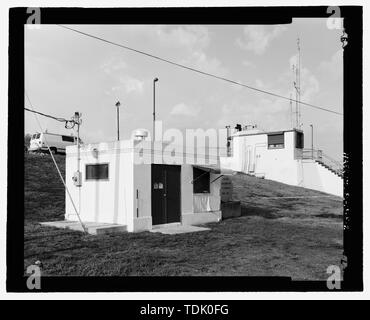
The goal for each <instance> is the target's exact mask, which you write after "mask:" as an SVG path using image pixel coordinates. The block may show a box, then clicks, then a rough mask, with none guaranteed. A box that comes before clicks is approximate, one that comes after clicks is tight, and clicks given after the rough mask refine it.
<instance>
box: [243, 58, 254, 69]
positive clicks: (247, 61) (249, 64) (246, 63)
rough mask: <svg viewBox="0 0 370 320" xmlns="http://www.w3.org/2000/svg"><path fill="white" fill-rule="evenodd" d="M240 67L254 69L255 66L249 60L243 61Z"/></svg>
mask: <svg viewBox="0 0 370 320" xmlns="http://www.w3.org/2000/svg"><path fill="white" fill-rule="evenodd" d="M242 65H243V66H244V67H256V65H255V64H254V63H253V62H251V61H249V60H243V61H242Z"/></svg>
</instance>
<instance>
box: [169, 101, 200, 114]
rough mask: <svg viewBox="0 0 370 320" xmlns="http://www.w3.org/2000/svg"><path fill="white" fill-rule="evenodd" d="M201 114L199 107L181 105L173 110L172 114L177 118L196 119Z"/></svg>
mask: <svg viewBox="0 0 370 320" xmlns="http://www.w3.org/2000/svg"><path fill="white" fill-rule="evenodd" d="M199 112H200V108H199V107H194V106H189V105H186V104H184V103H179V104H177V105H175V106H174V107H173V108H172V110H171V112H170V114H171V115H176V116H188V117H196V116H197V115H198V114H199Z"/></svg>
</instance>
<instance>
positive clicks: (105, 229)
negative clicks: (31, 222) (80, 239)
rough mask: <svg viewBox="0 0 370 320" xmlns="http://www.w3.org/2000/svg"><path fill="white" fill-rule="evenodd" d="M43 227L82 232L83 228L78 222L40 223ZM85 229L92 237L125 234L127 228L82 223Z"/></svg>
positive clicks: (119, 225)
mask: <svg viewBox="0 0 370 320" xmlns="http://www.w3.org/2000/svg"><path fill="white" fill-rule="evenodd" d="M40 224H41V225H43V226H48V227H55V228H62V229H69V230H74V231H83V228H82V226H81V224H80V222H78V221H67V220H63V221H50V222H41V223H40ZM83 224H84V226H85V229H86V231H87V233H88V234H92V235H102V234H111V233H119V232H126V231H127V226H125V225H122V224H114V223H99V222H83Z"/></svg>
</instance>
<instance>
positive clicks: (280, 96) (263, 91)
mask: <svg viewBox="0 0 370 320" xmlns="http://www.w3.org/2000/svg"><path fill="white" fill-rule="evenodd" d="M57 26H59V27H61V28H64V29H68V30H70V31H73V32H76V33H79V34H81V35H84V36H87V37H90V38H93V39H96V40H100V41H103V42H105V43H108V44H111V45H114V46H117V47H120V48H123V49H126V50H129V51H133V52H136V53H139V54H142V55H145V56H147V57H150V58H153V59H157V60H160V61H162V62H166V63H169V64H172V65H174V66H177V67H180V68H183V69H187V70H190V71H193V72H197V73H199V74H202V75H205V76H209V77H212V78H215V79H219V80H223V81H226V82H229V83H232V84H236V85H239V86H242V87H245V88H248V89H250V90H254V91H257V92H260V93H265V94H268V95H271V96H274V97H277V98H281V99H284V100H288V101H294V102H297V103H299V104H302V105H305V106H308V107H311V108H315V109H319V110H322V111H326V112H330V113H334V114H337V115H341V116H342V115H343V113H340V112H337V111H334V110H330V109H327V108H324V107H319V106H316V105H313V104H310V103H307V102H303V101H299V100H292V99H291V98H288V97H285V96H282V95H279V94H276V93H273V92H269V91H266V90H262V89H258V88H255V87H252V86H249V85H246V84H244V83H241V82H237V81H234V80H231V79H228V78H225V77H221V76H217V75H215V74H212V73H209V72H205V71H201V70H198V69H195V68H192V67H188V66H185V65H183V64H180V63H177V62H174V61H171V60H168V59H164V58H161V57H159V56H156V55H153V54H150V53H147V52H144V51H141V50H137V49H134V48H131V47H128V46H125V45H123V44H119V43H116V42H113V41H110V40H106V39H104V38H101V37H98V36H95V35H92V34H90V33H86V32H83V31H80V30H77V29H74V28H70V27H66V26H63V25H59V24H57Z"/></svg>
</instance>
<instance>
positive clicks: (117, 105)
mask: <svg viewBox="0 0 370 320" xmlns="http://www.w3.org/2000/svg"><path fill="white" fill-rule="evenodd" d="M120 105H121V103H120V102H119V101H117V103H116V108H117V140H118V141H119V107H120Z"/></svg>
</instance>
